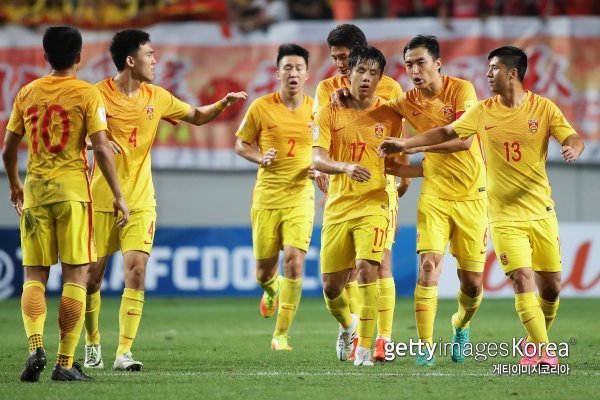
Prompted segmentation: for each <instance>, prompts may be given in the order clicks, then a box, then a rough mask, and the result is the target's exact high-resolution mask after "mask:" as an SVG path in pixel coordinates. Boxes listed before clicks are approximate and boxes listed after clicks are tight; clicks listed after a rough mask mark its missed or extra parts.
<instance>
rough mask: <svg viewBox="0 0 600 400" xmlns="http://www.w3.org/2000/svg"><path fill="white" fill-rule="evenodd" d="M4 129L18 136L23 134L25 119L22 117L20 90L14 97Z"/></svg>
mask: <svg viewBox="0 0 600 400" xmlns="http://www.w3.org/2000/svg"><path fill="white" fill-rule="evenodd" d="M6 129H7V130H9V131H11V132H14V133H16V134H17V135H20V136H23V135H24V134H25V121H24V119H23V111H22V110H21V92H19V93H18V94H17V97H16V98H15V102H14V103H13V108H12V111H11V113H10V118H9V120H8V125H6Z"/></svg>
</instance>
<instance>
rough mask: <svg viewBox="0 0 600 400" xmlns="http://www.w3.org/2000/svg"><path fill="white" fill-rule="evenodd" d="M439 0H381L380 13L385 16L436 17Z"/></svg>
mask: <svg viewBox="0 0 600 400" xmlns="http://www.w3.org/2000/svg"><path fill="white" fill-rule="evenodd" d="M439 3H440V2H439V0H383V1H382V7H383V10H382V14H383V15H385V16H386V17H387V18H408V17H437V15H438V9H439V6H440V4H439Z"/></svg>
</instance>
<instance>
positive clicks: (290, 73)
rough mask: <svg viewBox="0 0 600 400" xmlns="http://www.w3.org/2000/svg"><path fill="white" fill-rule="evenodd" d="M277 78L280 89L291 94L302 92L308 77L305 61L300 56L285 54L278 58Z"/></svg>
mask: <svg viewBox="0 0 600 400" xmlns="http://www.w3.org/2000/svg"><path fill="white" fill-rule="evenodd" d="M277 79H279V80H280V81H281V87H282V89H285V90H287V91H289V92H290V93H291V94H295V93H298V92H302V90H303V89H304V83H305V82H306V80H307V79H308V70H307V68H306V61H304V58H302V57H301V56H285V57H283V58H282V59H281V60H279V65H278V66H277Z"/></svg>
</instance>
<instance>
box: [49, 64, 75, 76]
mask: <svg viewBox="0 0 600 400" xmlns="http://www.w3.org/2000/svg"><path fill="white" fill-rule="evenodd" d="M50 75H51V76H57V77H65V76H72V77H74V78H76V77H77V66H75V65H73V66H72V67H71V68H67V69H61V70H56V69H53V70H52V72H50Z"/></svg>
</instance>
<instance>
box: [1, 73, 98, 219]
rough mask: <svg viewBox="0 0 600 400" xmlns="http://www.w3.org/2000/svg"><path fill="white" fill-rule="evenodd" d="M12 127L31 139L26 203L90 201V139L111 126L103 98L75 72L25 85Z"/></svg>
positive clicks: (46, 77)
mask: <svg viewBox="0 0 600 400" xmlns="http://www.w3.org/2000/svg"><path fill="white" fill-rule="evenodd" d="M7 129H8V130H10V131H12V132H14V133H16V134H17V135H25V134H26V135H27V137H28V141H29V150H28V160H27V178H26V179H25V190H24V207H25V208H31V207H38V206H42V205H47V204H53V203H58V202H62V201H80V202H90V201H91V198H90V187H89V181H88V178H87V171H88V164H87V159H86V151H85V146H86V143H85V142H86V141H85V139H86V137H87V136H88V135H93V134H94V133H97V132H99V131H104V130H106V117H105V110H104V102H103V100H102V96H101V95H100V92H99V91H98V89H97V88H96V87H94V86H93V85H90V84H89V83H87V82H84V81H82V80H79V79H77V78H75V77H73V76H65V77H57V76H51V75H48V76H44V77H42V78H39V79H36V80H35V81H33V82H31V83H30V84H28V85H26V86H25V87H23V88H22V89H21V90H20V91H19V93H18V94H17V97H16V99H15V102H14V105H13V109H12V113H11V116H10V120H9V122H8V125H7Z"/></svg>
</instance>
